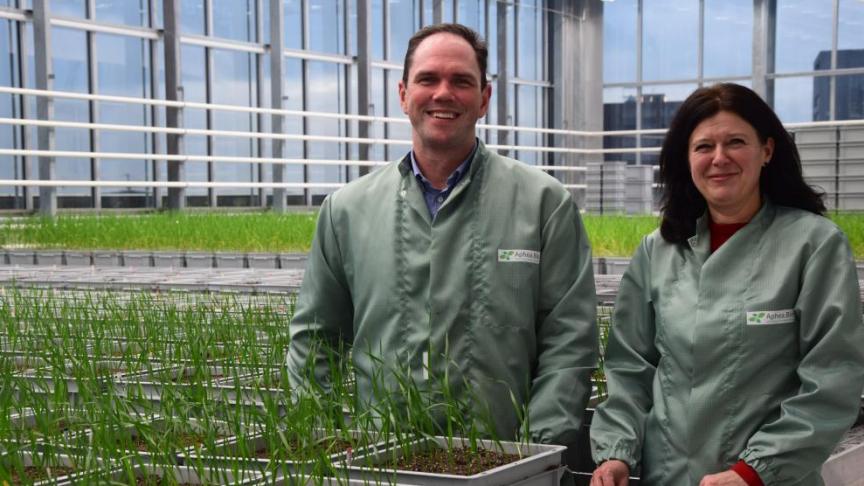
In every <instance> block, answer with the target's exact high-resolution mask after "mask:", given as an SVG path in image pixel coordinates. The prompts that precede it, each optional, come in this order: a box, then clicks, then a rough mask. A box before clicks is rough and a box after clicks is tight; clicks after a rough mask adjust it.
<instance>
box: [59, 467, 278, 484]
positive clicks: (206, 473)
mask: <svg viewBox="0 0 864 486" xmlns="http://www.w3.org/2000/svg"><path fill="white" fill-rule="evenodd" d="M262 477H263V476H262V474H261V473H259V472H257V471H249V470H243V469H236V468H218V467H193V466H181V465H164V464H143V463H127V464H126V465H122V466H115V467H110V468H102V469H96V470H92V471H88V472H86V473H83V474H81V475H79V476H78V477H75V478H69V481H68V482H65V483H64V482H61V483H60V484H62V485H64V486H65V484H69V485H72V484H81V483H87V484H134V485H140V486H182V485H215V484H219V485H236V486H241V485H251V484H261V482H260V481H261V479H262Z"/></svg>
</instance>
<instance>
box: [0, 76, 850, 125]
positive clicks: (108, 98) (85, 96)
mask: <svg viewBox="0 0 864 486" xmlns="http://www.w3.org/2000/svg"><path fill="white" fill-rule="evenodd" d="M0 93H7V94H17V95H26V96H49V97H54V98H67V99H79V100H88V101H105V102H114V103H131V104H141V105H151V106H162V107H175V108H191V109H203V110H221V111H234V112H241V113H258V114H267V115H284V116H297V117H316V118H332V119H338V120H352V121H366V122H382V123H402V124H408V123H409V120H408V119H407V118H404V117H399V118H397V117H383V116H367V115H351V114H345V113H328V112H317V111H302V110H285V109H275V108H262V107H253V106H240V105H225V104H218V103H198V102H192V101H169V100H162V99H155V98H138V97H130V96H115V95H97V94H89V93H74V92H69V91H53V90H38V89H30V88H16V87H11V86H0ZM784 126H785V127H786V128H787V129H798V128H823V127H848V126H864V120H831V121H818V122H796V123H785V124H784ZM477 128H479V129H482V130H497V131H511V132H527V133H544V134H549V135H567V136H577V137H604V136H634V135H662V134H664V133H666V129H665V128H657V129H642V130H598V131H588V130H564V129H557V128H539V127H519V126H513V125H493V124H478V125H477Z"/></svg>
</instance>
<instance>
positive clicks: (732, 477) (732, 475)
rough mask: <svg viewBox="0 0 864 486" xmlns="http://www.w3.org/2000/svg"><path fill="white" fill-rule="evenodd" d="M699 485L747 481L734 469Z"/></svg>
mask: <svg viewBox="0 0 864 486" xmlns="http://www.w3.org/2000/svg"><path fill="white" fill-rule="evenodd" d="M591 485H592V486H593V485H594V483H591ZM699 486H747V483H746V482H745V481H744V480H743V479H741V476H739V475H738V473H736V472H735V471H725V472H722V473H718V474H709V475H707V476H705V477H704V478H702V481H699Z"/></svg>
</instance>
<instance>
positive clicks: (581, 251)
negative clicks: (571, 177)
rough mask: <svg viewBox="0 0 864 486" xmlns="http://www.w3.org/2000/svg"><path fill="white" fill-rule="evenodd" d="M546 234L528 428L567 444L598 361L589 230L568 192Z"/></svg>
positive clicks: (577, 424) (536, 436)
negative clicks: (587, 233)
mask: <svg viewBox="0 0 864 486" xmlns="http://www.w3.org/2000/svg"><path fill="white" fill-rule="evenodd" d="M542 231H543V233H542V245H543V247H542V253H541V255H542V257H541V259H540V278H541V283H540V285H541V289H540V303H539V307H538V315H537V318H536V320H535V322H536V335H537V349H538V354H537V363H536V366H535V372H534V374H533V377H532V380H531V390H530V393H531V398H530V400H529V403H528V417H529V428H530V435H531V438H532V440H534V441H537V442H541V443H556V444H565V445H566V444H570V443H572V442H573V441H574V439H575V437H576V434H577V433H578V431H579V428H580V426H581V422H582V417H583V413H584V410H585V405H586V404H587V402H588V397H589V395H590V394H591V372H592V371H593V369H594V368H595V367H596V363H597V328H596V323H595V320H596V313H597V309H596V298H595V295H596V294H595V290H594V272H593V267H592V260H591V247H590V244H589V242H588V238H587V235H586V234H585V228H584V226H583V225H582V220H581V218H580V217H579V210H578V208H577V207H576V204H575V203H574V202H573V200H572V198H571V197H570V195H569V194H565V195H564V197H562V201H561V202H560V203H559V204H558V205H557V206H556V208H555V210H554V211H553V212H552V214H551V216H550V218H549V219H548V220H547V221H546V222H545V223H544V226H543V229H542Z"/></svg>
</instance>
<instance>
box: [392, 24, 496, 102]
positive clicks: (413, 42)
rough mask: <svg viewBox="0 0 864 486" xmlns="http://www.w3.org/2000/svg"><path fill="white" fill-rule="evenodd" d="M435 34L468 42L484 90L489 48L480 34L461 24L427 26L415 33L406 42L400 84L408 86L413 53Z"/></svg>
mask: <svg viewBox="0 0 864 486" xmlns="http://www.w3.org/2000/svg"><path fill="white" fill-rule="evenodd" d="M435 34H453V35H456V36H459V37H461V38H463V39H465V41H466V42H468V44H469V45H470V46H471V48H472V49H474V55H475V57H476V58H477V66H478V67H479V68H480V89H481V90H483V89H486V64H487V60H488V58H489V47H488V46H487V45H486V41H484V40H483V38H482V37H480V34H478V33H477V32H475V31H474V30H472V29H470V28H468V27H465V26H464V25H462V24H433V25H427V26H426V27H423V28H422V29H420V30H418V31H417V32H415V33H414V35H412V36H411V39H410V40H409V41H408V50H407V51H405V64H404V66H403V69H402V83H403V84H405V85H406V86H407V85H408V71H409V70H410V69H411V64H412V63H413V62H414V51H416V50H417V46H419V45H420V43H421V42H423V41H424V40H426V38H428V37H431V36H433V35H435Z"/></svg>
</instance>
